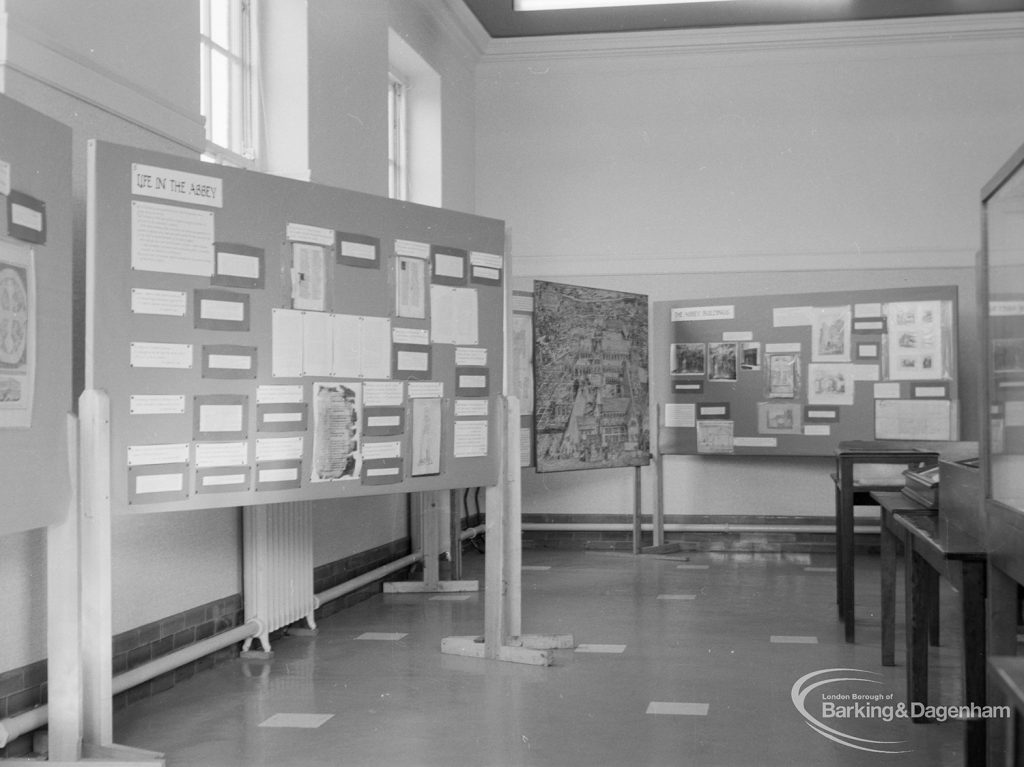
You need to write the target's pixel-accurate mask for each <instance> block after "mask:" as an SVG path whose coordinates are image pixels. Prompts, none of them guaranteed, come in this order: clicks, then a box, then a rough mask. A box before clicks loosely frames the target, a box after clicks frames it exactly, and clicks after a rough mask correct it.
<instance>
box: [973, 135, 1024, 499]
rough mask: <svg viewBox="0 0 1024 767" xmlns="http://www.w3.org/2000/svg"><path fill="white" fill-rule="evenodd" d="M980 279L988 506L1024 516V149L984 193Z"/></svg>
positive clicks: (983, 439)
mask: <svg viewBox="0 0 1024 767" xmlns="http://www.w3.org/2000/svg"><path fill="white" fill-rule="evenodd" d="M978 275H979V298H980V302H981V303H980V305H981V307H982V311H981V316H982V324H983V328H982V337H983V340H984V342H985V344H986V346H987V354H986V360H987V365H986V366H985V372H984V376H985V381H984V389H983V391H984V400H983V401H984V411H983V413H984V417H983V419H982V422H983V430H982V444H983V445H984V446H986V447H987V449H985V450H984V451H983V457H984V458H985V459H986V460H984V464H985V477H986V492H985V498H986V505H987V506H989V505H992V504H995V505H996V506H999V507H1001V509H1000V510H1001V511H1002V512H1006V511H1011V510H1012V511H1017V512H1019V513H1020V514H1021V515H1024V147H1021V149H1019V150H1018V151H1017V153H1016V154H1015V155H1014V156H1013V157H1012V158H1011V159H1010V161H1009V162H1007V163H1006V164H1005V165H1004V166H1003V168H1002V169H1001V170H1000V171H999V173H998V174H996V176H995V177H994V178H993V179H992V180H991V181H990V182H989V183H988V184H987V185H986V186H985V188H984V190H983V191H982V252H981V256H980V268H979V270H978ZM985 307H987V311H986V310H985ZM990 511H991V510H990Z"/></svg>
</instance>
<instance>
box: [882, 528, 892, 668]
mask: <svg viewBox="0 0 1024 767" xmlns="http://www.w3.org/2000/svg"><path fill="white" fill-rule="evenodd" d="M891 519H892V515H891V514H889V512H887V511H886V510H885V509H884V508H883V509H882V534H881V540H880V545H881V558H882V562H881V568H882V606H881V614H882V665H883V666H895V665H896V536H895V535H893V533H892V532H891V531H890V530H889V528H888V524H889V521H890V520H891Z"/></svg>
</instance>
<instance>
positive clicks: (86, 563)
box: [72, 389, 164, 767]
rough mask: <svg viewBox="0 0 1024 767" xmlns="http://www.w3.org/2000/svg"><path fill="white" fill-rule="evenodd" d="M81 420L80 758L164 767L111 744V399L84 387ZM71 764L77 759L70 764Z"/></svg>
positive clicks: (157, 758) (151, 756) (148, 754)
mask: <svg viewBox="0 0 1024 767" xmlns="http://www.w3.org/2000/svg"><path fill="white" fill-rule="evenodd" d="M78 412H79V417H80V419H81V441H80V444H81V450H80V453H79V454H80V456H81V463H80V466H81V475H80V487H81V501H82V502H81V506H82V514H81V517H80V525H81V528H80V535H79V545H80V547H81V549H80V551H81V562H80V574H81V579H80V588H81V591H80V594H81V600H82V610H81V664H82V669H81V671H82V676H81V678H82V686H83V701H84V708H83V741H82V752H81V753H82V756H83V757H84V758H87V759H89V760H90V763H93V760H95V759H101V760H105V762H104V763H109V764H112V765H119V766H120V767H124V765H134V764H138V765H146V766H147V767H152V765H163V764H164V758H163V754H159V753H156V752H153V751H145V750H142V749H136V748H129V747H127V746H119V745H116V744H115V743H114V742H113V719H114V714H113V703H112V698H113V668H112V666H113V658H112V649H113V620H112V612H113V610H112V600H113V598H112V592H111V549H112V546H111V521H110V520H111V508H110V399H109V398H108V397H107V395H106V393H105V392H102V391H98V390H95V389H88V390H86V391H85V392H83V393H82V396H81V397H80V398H79V401H78ZM72 761H75V760H72Z"/></svg>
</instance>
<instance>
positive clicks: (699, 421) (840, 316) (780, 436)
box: [653, 287, 959, 455]
mask: <svg viewBox="0 0 1024 767" xmlns="http://www.w3.org/2000/svg"><path fill="white" fill-rule="evenodd" d="M654 318H655V320H654V321H655V347H654V351H653V355H654V364H653V367H654V377H655V378H654V380H655V390H656V391H657V398H658V403H659V425H658V435H659V436H658V446H659V449H660V450H661V452H662V453H665V454H699V453H705V454H729V453H735V454H744V455H758V454H760V455H831V454H832V453H833V451H834V450H835V448H836V447H837V446H838V444H839V443H840V442H843V441H848V440H885V439H893V440H915V441H918V440H921V441H930V440H935V441H944V440H955V439H958V437H959V407H958V394H957V376H956V371H957V348H956V338H957V332H956V318H957V292H956V288H955V287H934V288H899V289H887V290H873V291H848V292H835V293H807V294H794V295H779V296H747V297H742V298H722V299H718V298H716V299H713V300H704V301H699V300H687V301H662V302H658V303H655V305H654Z"/></svg>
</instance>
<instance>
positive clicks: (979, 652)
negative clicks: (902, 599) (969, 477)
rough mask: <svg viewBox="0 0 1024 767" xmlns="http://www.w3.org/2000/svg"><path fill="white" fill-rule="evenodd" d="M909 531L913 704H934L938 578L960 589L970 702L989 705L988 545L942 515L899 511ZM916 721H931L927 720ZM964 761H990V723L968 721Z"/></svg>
mask: <svg viewBox="0 0 1024 767" xmlns="http://www.w3.org/2000/svg"><path fill="white" fill-rule="evenodd" d="M892 518H893V521H894V522H895V524H896V525H898V526H900V527H902V528H903V529H904V530H905V536H906V537H905V541H906V548H907V563H908V570H907V573H906V578H907V581H908V583H909V586H908V589H907V595H908V601H907V631H906V634H907V704H908V705H912V704H914V703H919V704H922V705H923V706H927V705H928V633H929V614H930V612H932V611H933V610H934V607H933V606H932V604H931V602H932V600H931V599H930V598H929V591H930V588H931V583H932V580H931V579H932V578H933V577H934V575H938V576H942V577H945V578H947V579H949V580H950V581H951V582H952V583H953V585H954V586H956V587H957V588H958V589H959V590H960V601H961V613H962V615H961V623H962V636H963V645H962V650H961V653H962V658H963V679H964V685H963V690H964V699H965V702H966V705H971V704H975V705H978V706H984V705H985V701H986V694H985V692H986V691H985V658H986V647H985V579H986V572H985V571H986V561H987V554H986V552H985V547H984V545H983V544H982V543H981V542H980V541H979V540H978V539H977V538H975V537H973V536H971V535H969V534H967V533H966V532H964V530H963V529H962V528H960V527H959V526H958V525H956V524H953V523H952V522H950V521H949V520H946V519H943V518H942V515H941V514H935V515H925V514H920V513H916V512H899V511H896V512H893V515H892ZM914 721H927V718H926V717H924V716H920V717H915V718H914ZM965 728H966V733H965V735H966V744H965V752H964V759H965V763H966V764H968V765H970V767H980V766H981V765H984V764H985V762H986V743H985V729H986V722H985V720H984V719H968V720H967V721H966V722H965Z"/></svg>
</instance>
